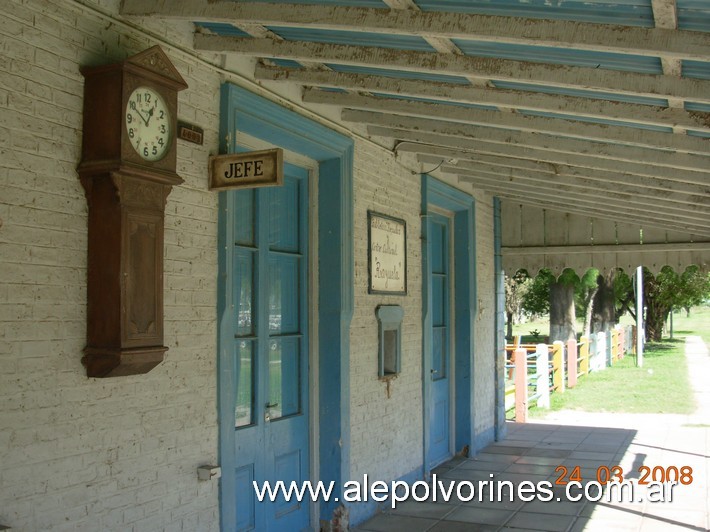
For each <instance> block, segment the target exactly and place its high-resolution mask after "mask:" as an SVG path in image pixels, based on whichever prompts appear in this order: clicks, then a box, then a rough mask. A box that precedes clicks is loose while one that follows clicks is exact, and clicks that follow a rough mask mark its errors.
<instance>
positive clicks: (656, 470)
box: [555, 465, 693, 486]
mask: <svg viewBox="0 0 710 532" xmlns="http://www.w3.org/2000/svg"><path fill="white" fill-rule="evenodd" d="M555 473H559V476H558V477H557V479H556V480H555V484H556V485H558V486H564V485H567V484H568V483H569V482H584V481H585V480H593V481H595V482H598V483H599V484H608V483H609V482H623V481H624V480H626V478H625V476H624V475H625V474H624V470H623V468H622V467H621V466H618V465H614V466H611V467H609V466H606V465H600V466H599V467H597V469H596V478H592V479H584V478H583V476H582V468H581V467H580V466H564V465H559V466H557V467H556V468H555ZM636 473H637V475H638V485H639V486H646V485H648V484H649V483H651V482H661V483H663V482H675V483H678V484H681V485H683V486H687V485H689V484H692V483H693V468H692V467H690V466H687V465H686V466H680V467H677V466H667V467H663V466H655V467H649V466H645V465H642V466H639V467H638V469H637V471H636ZM626 475H627V476H628V473H627V474H626ZM635 477H636V475H635Z"/></svg>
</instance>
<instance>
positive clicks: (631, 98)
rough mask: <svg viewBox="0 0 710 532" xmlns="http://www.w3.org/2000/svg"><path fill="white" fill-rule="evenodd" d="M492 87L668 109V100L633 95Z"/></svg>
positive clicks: (500, 83)
mask: <svg viewBox="0 0 710 532" xmlns="http://www.w3.org/2000/svg"><path fill="white" fill-rule="evenodd" d="M493 85H494V86H495V87H497V88H499V89H512V90H519V91H529V92H543V93H545V94H558V95H561V96H576V97H579V98H591V99H594V100H608V101H610V102H622V103H635V104H640V105H654V106H658V107H668V100H667V99H665V98H647V97H644V96H636V95H633V94H617V93H611V92H602V91H592V90H583V89H570V88H566V87H546V86H544V85H532V84H529V83H517V82H514V81H497V80H494V81H493Z"/></svg>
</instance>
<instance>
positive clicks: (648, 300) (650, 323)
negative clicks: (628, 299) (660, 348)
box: [643, 268, 671, 342]
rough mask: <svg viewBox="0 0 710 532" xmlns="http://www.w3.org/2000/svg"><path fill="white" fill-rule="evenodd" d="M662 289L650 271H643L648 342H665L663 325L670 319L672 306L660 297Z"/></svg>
mask: <svg viewBox="0 0 710 532" xmlns="http://www.w3.org/2000/svg"><path fill="white" fill-rule="evenodd" d="M659 294H660V287H659V282H658V280H657V279H656V277H655V276H653V275H652V274H651V272H650V271H648V269H646V268H644V271H643V299H644V305H645V307H646V340H647V341H650V342H660V341H661V340H663V325H664V324H665V322H666V318H667V317H668V312H669V311H670V308H671V307H670V305H669V304H668V303H665V302H664V301H662V298H661V297H659Z"/></svg>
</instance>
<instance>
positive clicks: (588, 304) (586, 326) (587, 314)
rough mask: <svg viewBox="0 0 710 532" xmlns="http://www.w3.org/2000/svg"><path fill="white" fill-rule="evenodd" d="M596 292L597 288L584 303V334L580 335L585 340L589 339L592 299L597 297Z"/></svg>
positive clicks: (592, 307)
mask: <svg viewBox="0 0 710 532" xmlns="http://www.w3.org/2000/svg"><path fill="white" fill-rule="evenodd" d="M598 290H599V286H597V287H596V288H594V289H593V290H592V291H590V292H589V296H588V297H587V301H586V302H585V303H586V306H585V309H586V310H585V312H584V332H583V333H582V334H583V335H584V336H586V337H587V338H589V333H590V332H592V313H593V312H594V297H595V296H596V295H597V291H598Z"/></svg>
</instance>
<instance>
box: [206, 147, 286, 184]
mask: <svg viewBox="0 0 710 532" xmlns="http://www.w3.org/2000/svg"><path fill="white" fill-rule="evenodd" d="M283 169H284V164H283V150H282V149H281V148H274V149H271V150H261V151H250V152H245V153H233V154H229V155H213V156H211V157H210V162H209V176H210V182H209V188H210V190H225V189H230V188H254V187H272V186H281V185H282V184H283V178H284V170H283Z"/></svg>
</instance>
